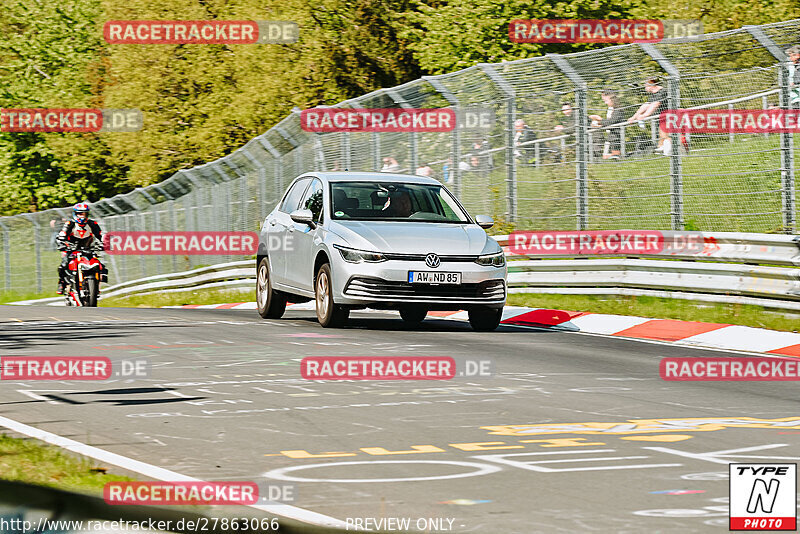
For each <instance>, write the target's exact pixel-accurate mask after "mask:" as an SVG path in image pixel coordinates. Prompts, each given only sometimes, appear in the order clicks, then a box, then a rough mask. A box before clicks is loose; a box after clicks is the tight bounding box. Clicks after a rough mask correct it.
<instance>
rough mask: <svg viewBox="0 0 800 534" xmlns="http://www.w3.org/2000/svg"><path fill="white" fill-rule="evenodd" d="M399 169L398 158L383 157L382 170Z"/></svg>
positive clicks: (396, 170)
mask: <svg viewBox="0 0 800 534" xmlns="http://www.w3.org/2000/svg"><path fill="white" fill-rule="evenodd" d="M399 170H400V164H399V163H397V160H396V159H394V158H393V157H392V156H387V157H385V158H383V167H381V172H398V171H399Z"/></svg>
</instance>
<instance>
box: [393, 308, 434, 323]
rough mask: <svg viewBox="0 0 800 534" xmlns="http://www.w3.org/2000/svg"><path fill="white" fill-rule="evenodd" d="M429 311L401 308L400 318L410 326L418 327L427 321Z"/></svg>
mask: <svg viewBox="0 0 800 534" xmlns="http://www.w3.org/2000/svg"><path fill="white" fill-rule="evenodd" d="M426 315H428V310H426V309H425V308H416V307H415V308H400V317H402V318H403V321H405V322H406V323H408V324H412V325H417V324H420V323H421V322H422V321H424V320H425V316H426Z"/></svg>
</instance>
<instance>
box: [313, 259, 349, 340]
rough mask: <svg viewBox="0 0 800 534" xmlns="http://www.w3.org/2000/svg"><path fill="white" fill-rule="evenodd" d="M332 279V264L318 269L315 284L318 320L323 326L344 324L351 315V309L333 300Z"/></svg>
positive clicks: (335, 326) (331, 326)
mask: <svg viewBox="0 0 800 534" xmlns="http://www.w3.org/2000/svg"><path fill="white" fill-rule="evenodd" d="M331 280H332V278H331V266H330V265H329V264H327V263H325V264H323V265H322V266H321V267H320V268H319V271H317V280H316V283H315V284H314V287H315V292H314V293H315V300H316V303H317V320H318V321H319V324H321V325H322V327H323V328H339V327H341V326H344V324H345V323H346V322H347V318H348V317H349V316H350V310H348V309H347V308H344V307H343V306H339V305H337V304H335V303H334V302H333V284H332V282H331Z"/></svg>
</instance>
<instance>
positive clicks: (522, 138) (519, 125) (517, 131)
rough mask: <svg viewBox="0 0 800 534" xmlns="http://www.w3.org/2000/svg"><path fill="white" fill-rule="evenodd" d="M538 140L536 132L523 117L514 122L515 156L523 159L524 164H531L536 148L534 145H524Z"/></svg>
mask: <svg viewBox="0 0 800 534" xmlns="http://www.w3.org/2000/svg"><path fill="white" fill-rule="evenodd" d="M531 141H536V134H535V133H533V130H531V128H530V126H528V125H527V124H525V121H524V120H522V119H517V120H516V121H515V122H514V156H516V157H517V158H520V159H521V160H522V164H523V165H531V164H532V162H533V159H534V158H535V154H536V149H535V148H534V147H533V145H524V146H523V143H530V142H531Z"/></svg>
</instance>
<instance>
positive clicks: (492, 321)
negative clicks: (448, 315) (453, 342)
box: [468, 308, 503, 332]
mask: <svg viewBox="0 0 800 534" xmlns="http://www.w3.org/2000/svg"><path fill="white" fill-rule="evenodd" d="M468 313H469V324H470V325H472V329H473V330H475V331H477V332H491V331H492V330H495V329H496V328H497V327H498V326H499V325H500V320H501V319H502V318H503V309H502V308H500V309H499V310H495V309H492V308H488V309H482V310H470V311H469V312H468Z"/></svg>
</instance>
